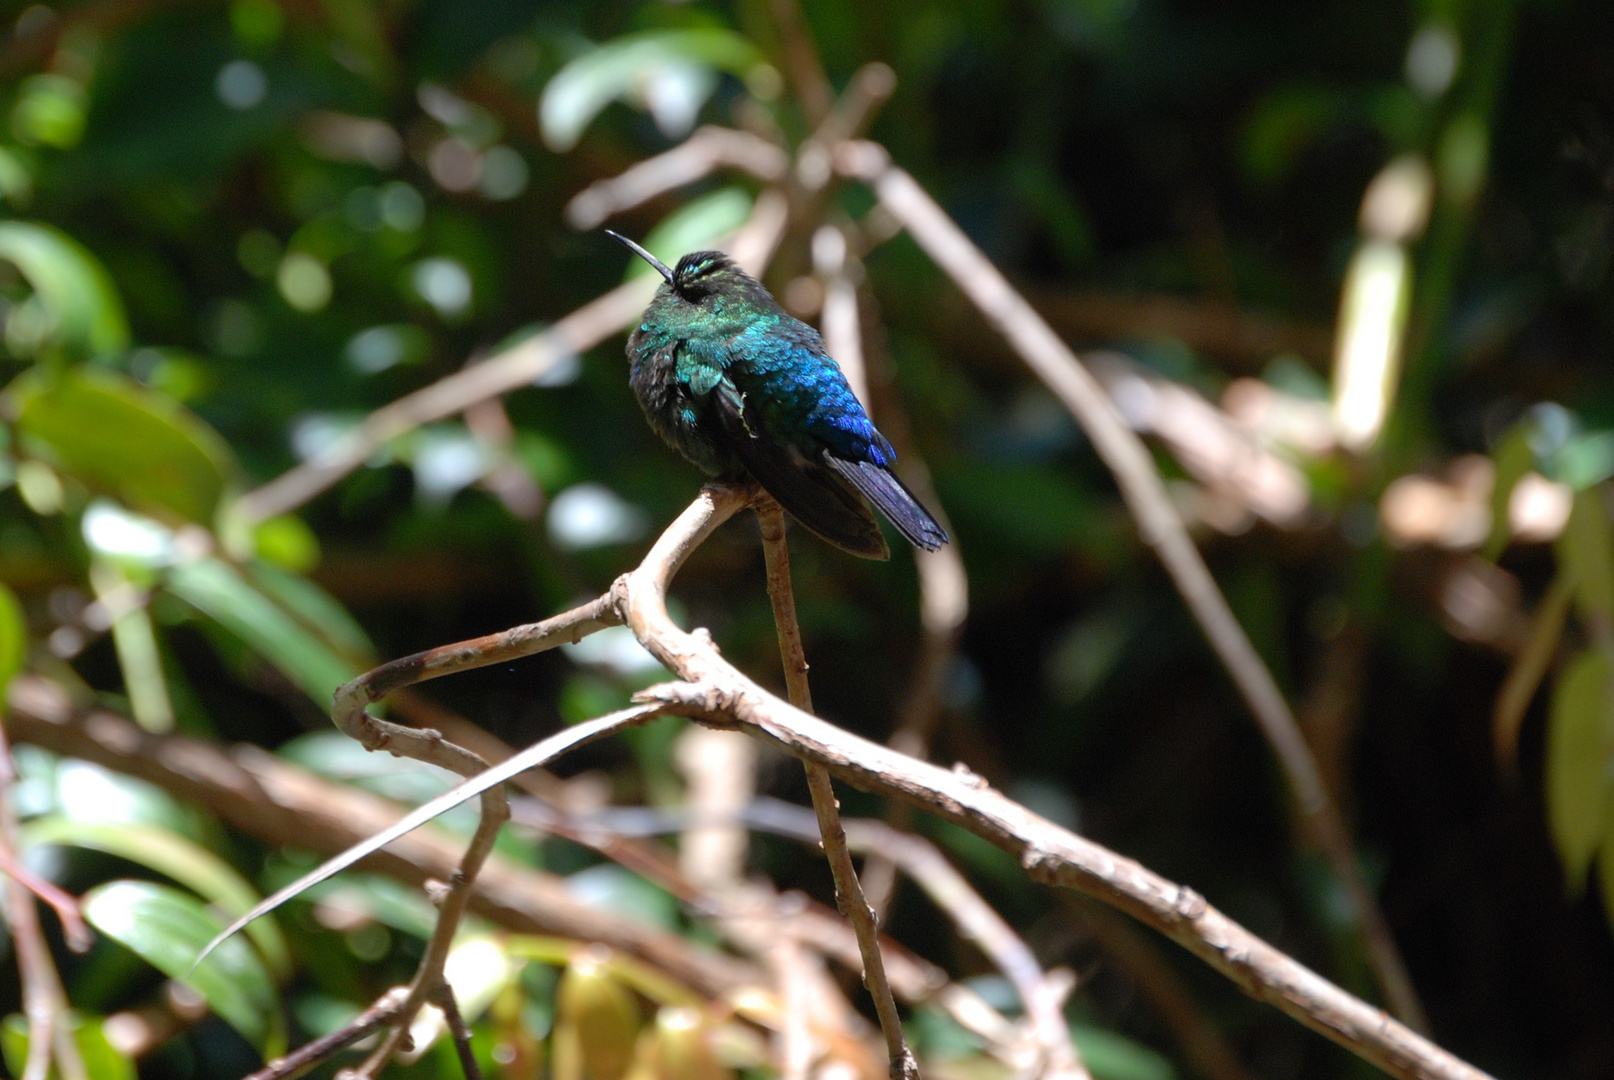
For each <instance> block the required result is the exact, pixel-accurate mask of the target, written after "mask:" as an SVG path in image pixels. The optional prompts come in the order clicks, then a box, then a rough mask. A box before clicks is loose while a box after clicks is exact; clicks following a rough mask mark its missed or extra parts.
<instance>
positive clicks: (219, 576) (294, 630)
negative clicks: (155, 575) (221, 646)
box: [166, 558, 359, 707]
mask: <svg viewBox="0 0 1614 1080" xmlns="http://www.w3.org/2000/svg"><path fill="white" fill-rule="evenodd" d="M166 584H167V587H168V591H169V592H171V593H173V594H174V595H175V596H177V597H179V598H180V599H181V600H183V601H185V602H186V603H187V604H190V605H191V606H192V607H194V608H196V609H197V610H198V611H200V612H201V613H202V614H204V615H206V616H207V617H208V618H210V619H212V620H213V621H214V622H216V623H218V624H219V625H220V626H222V627H224V628H225V629H226V630H228V631H230V633H232V634H234V635H235V636H236V637H238V638H240V639H241V640H242V641H243V642H245V643H246V644H247V646H248V647H249V648H251V649H252V650H254V651H255V652H257V653H258V654H259V655H260V656H262V657H263V658H264V659H266V660H268V661H269V662H270V663H271V664H273V665H274V666H275V667H276V668H278V669H280V671H281V672H282V673H283V674H284V675H285V676H286V677H287V678H288V679H290V680H291V681H292V682H294V683H296V684H297V685H298V686H300V687H301V688H302V689H303V691H304V692H305V693H306V694H308V696H309V697H311V698H313V699H314V700H315V701H316V702H318V703H319V705H320V706H321V707H327V706H329V705H330V702H331V695H332V694H333V693H335V691H336V688H337V687H338V686H341V685H342V684H343V683H345V682H348V681H349V680H351V679H353V678H354V677H355V676H357V675H358V674H359V668H358V666H357V665H355V664H353V663H351V662H349V661H348V660H345V659H343V658H342V657H341V656H340V655H338V654H337V653H336V651H335V650H333V649H332V648H331V647H330V646H329V645H327V644H326V643H325V642H324V641H322V640H320V638H319V636H318V635H316V634H315V633H313V632H312V631H311V630H309V629H307V628H306V627H304V626H303V625H302V624H301V623H300V622H298V621H297V620H296V619H294V618H292V617H291V616H290V615H288V614H287V613H286V612H285V611H284V610H283V609H282V608H281V607H279V606H278V605H277V604H276V603H275V602H274V601H273V600H271V599H269V597H267V596H265V595H264V594H263V593H262V592H260V591H259V590H258V589H256V588H254V587H253V585H252V584H251V583H249V582H248V581H247V580H246V579H245V578H243V577H242V576H241V574H240V573H239V572H238V571H236V570H235V568H234V567H231V566H229V565H227V564H225V563H223V562H221V561H219V560H218V559H214V558H201V559H197V560H195V561H194V562H188V563H183V564H181V565H179V566H176V567H174V568H173V569H172V570H171V571H169V574H168V578H167V581H166Z"/></svg>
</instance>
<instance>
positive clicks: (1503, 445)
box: [1481, 420, 1536, 561]
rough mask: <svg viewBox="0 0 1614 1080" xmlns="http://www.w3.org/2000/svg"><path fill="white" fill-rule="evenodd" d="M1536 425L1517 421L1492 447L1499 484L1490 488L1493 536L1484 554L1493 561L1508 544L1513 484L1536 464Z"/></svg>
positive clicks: (1486, 545) (1487, 542) (1487, 543)
mask: <svg viewBox="0 0 1614 1080" xmlns="http://www.w3.org/2000/svg"><path fill="white" fill-rule="evenodd" d="M1533 427H1534V424H1533V423H1532V422H1530V421H1528V420H1527V421H1524V422H1521V423H1517V424H1514V425H1513V426H1512V427H1510V428H1508V430H1507V431H1506V432H1505V433H1504V434H1503V435H1502V437H1501V438H1500V439H1499V440H1497V443H1496V446H1495V447H1493V448H1492V449H1491V462H1492V463H1493V464H1494V465H1495V466H1496V486H1495V487H1493V488H1492V489H1491V535H1490V536H1489V537H1487V538H1486V540H1485V547H1484V549H1483V551H1482V552H1481V553H1482V554H1483V555H1484V556H1485V557H1486V558H1487V559H1490V560H1492V561H1495V559H1496V557H1497V556H1498V555H1500V554H1502V551H1503V550H1504V549H1505V548H1506V547H1507V546H1508V535H1509V529H1508V500H1509V499H1511V498H1512V496H1513V485H1514V484H1517V483H1518V482H1519V479H1520V477H1522V476H1524V474H1525V473H1527V472H1529V471H1530V470H1532V469H1534V468H1535V467H1536V452H1535V449H1534V448H1533V447H1532V446H1531V445H1530V433H1531V430H1532V428H1533Z"/></svg>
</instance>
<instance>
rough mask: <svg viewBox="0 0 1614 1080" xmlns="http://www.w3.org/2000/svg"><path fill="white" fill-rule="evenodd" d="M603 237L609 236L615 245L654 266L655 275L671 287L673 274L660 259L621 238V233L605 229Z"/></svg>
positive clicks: (630, 241) (624, 237)
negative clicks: (619, 245) (665, 280)
mask: <svg viewBox="0 0 1614 1080" xmlns="http://www.w3.org/2000/svg"><path fill="white" fill-rule="evenodd" d="M605 235H606V236H609V237H610V238H611V239H612V240H615V241H616V242H617V243H619V244H621V245H622V246H623V247H625V248H627V249H628V250H629V251H631V252H633V253H634V254H635V255H637V256H639V258H641V259H643V260H644V261H645V262H647V263H649V264H650V265H651V266H654V267H655V268H656V273H658V274H660V275H661V276H662V277H664V278H666V279H667V284H668V285H671V284H672V283H673V272H672V270H670V269H669V268H668V267H667V264H666V263H664V262H662V261H661V260H660V259H658V258H656V257H655V256H654V255H652V254H650V252H648V251H646V250H645V249H644V248H642V247H640V246H639V245H638V244H635V243H634V242H633V241H632V240H629V239H628V238H627V237H626V236H623V235H622V234H621V233H615V232H612V231H611V230H610V229H606V230H605Z"/></svg>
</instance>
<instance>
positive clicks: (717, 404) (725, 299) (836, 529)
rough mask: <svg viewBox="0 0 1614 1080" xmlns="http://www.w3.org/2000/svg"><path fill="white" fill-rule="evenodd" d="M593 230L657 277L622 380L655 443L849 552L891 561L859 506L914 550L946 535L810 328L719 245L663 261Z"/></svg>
mask: <svg viewBox="0 0 1614 1080" xmlns="http://www.w3.org/2000/svg"><path fill="white" fill-rule="evenodd" d="M605 232H606V235H608V236H610V237H611V238H612V239H614V240H616V241H617V242H618V243H620V244H622V245H623V246H624V247H626V248H627V249H628V250H629V251H631V252H633V253H634V254H635V255H637V256H639V257H640V258H641V259H643V260H645V261H646V262H648V263H649V264H650V265H651V266H653V267H655V269H656V272H657V273H658V274H660V275H661V276H662V278H663V284H662V285H660V286H659V287H657V289H656V295H655V296H654V297H653V298H652V299H651V301H650V306H649V307H647V308H645V311H644V315H643V316H642V317H641V318H640V319H639V325H638V327H637V329H635V330H634V331H633V333H632V335H630V336H629V338H628V359H629V361H630V362H631V371H630V374H629V377H628V381H629V383H630V384H631V385H632V387H633V392H634V395H635V396H636V397H638V399H639V405H640V407H641V408H643V409H644V414H645V419H647V420H648V421H649V422H650V426H651V428H652V429H654V430H655V432H656V434H658V435H660V436H661V437H662V438H663V439H664V440H666V442H667V443H668V445H670V446H671V447H672V448H673V449H675V450H677V451H678V452H679V453H681V454H683V455H684V457H686V458H688V459H689V460H690V461H691V462H692V463H693V464H694V465H696V466H697V467H698V468H700V469H701V470H702V471H703V472H705V473H706V474H707V475H708V476H714V477H739V476H745V475H749V476H751V477H752V478H753V479H755V480H756V481H757V483H759V484H761V485H762V487H763V490H765V491H767V493H768V494H769V495H772V496H773V497H774V499H776V500H777V501H778V502H779V505H780V506H783V507H784V508H785V510H787V511H788V512H789V513H790V516H791V517H793V518H795V519H796V520H797V521H798V522H800V523H801V524H802V525H804V526H806V527H807V528H808V529H809V530H811V531H812V532H814V533H816V534H817V535H818V536H819V537H821V538H822V539H824V540H826V541H827V542H829V543H831V544H833V545H835V546H836V547H838V548H840V549H841V550H842V551H847V552H850V553H851V554H853V555H858V556H861V557H863V558H865V559H888V558H890V557H891V550H890V548H888V547H887V546H886V541H885V537H884V536H883V535H882V534H881V532H880V526H879V524H878V523H877V522H876V521H875V519H874V515H873V513H871V512H870V510H869V503H873V504H874V505H875V506H877V507H879V508H880V512H881V513H882V514H884V515H885V517H886V519H887V520H888V521H890V522H891V524H892V525H894V526H896V529H897V532H899V533H901V534H902V536H903V537H904V538H905V539H906V540H907V541H908V542H909V543H911V544H913V545H914V546H915V547H917V548H922V549H924V550H925V551H935V550H936V549H937V548H939V547H941V546H942V545H943V544H945V543H947V532H946V530H944V529H943V528H942V527H941V526H940V525H938V524H937V523H936V519H935V518H934V517H932V516H931V515H930V512H929V511H927V510H926V509H925V508H924V507H923V506H921V505H920V504H919V500H917V499H915V498H914V496H913V493H912V492H910V491H909V490H908V489H907V488H906V487H905V486H904V485H903V483H902V481H901V480H898V479H897V477H896V475H895V474H894V473H892V471H891V467H892V466H893V465H895V464H896V461H897V454H896V451H895V450H893V449H891V443H890V442H888V441H887V440H886V437H885V436H884V435H881V434H880V432H879V431H878V430H877V429H876V428H875V426H874V423H873V421H871V420H870V419H869V415H868V413H866V412H864V411H863V406H862V405H861V404H859V402H858V400H857V395H855V394H853V393H852V388H851V386H850V385H848V384H847V381H846V376H845V375H843V374H842V373H841V369H840V365H838V364H836V363H835V361H834V360H833V359H831V358H830V355H829V353H828V351H826V350H825V348H824V339H823V338H821V337H819V336H818V331H817V330H814V329H813V328H812V327H811V326H808V325H807V324H806V323H804V322H802V321H801V320H800V319H797V318H795V317H793V316H792V315H790V314H789V313H788V312H787V311H785V309H784V308H782V307H780V306H779V302H778V301H777V300H775V299H774V298H773V294H772V293H770V292H769V291H768V290H767V289H766V288H765V287H764V286H763V285H762V283H761V282H759V281H757V279H756V278H754V277H752V276H751V275H750V274H747V273H746V272H745V271H744V270H742V269H740V268H739V267H738V266H736V265H735V264H734V261H733V260H732V259H730V258H729V257H728V256H727V255H725V254H724V253H723V252H721V251H695V252H691V253H690V254H688V255H685V256H684V257H683V258H681V259H679V260H678V265H677V266H674V267H668V266H667V265H666V264H665V263H663V262H662V261H661V260H660V259H658V258H656V257H655V256H654V255H652V254H650V252H648V251H646V250H645V249H644V248H642V247H640V246H639V245H638V244H636V243H634V242H633V241H632V240H629V239H628V238H627V237H625V236H621V235H618V234H617V233H614V232H611V230H609V229H607V230H605ZM865 500H867V501H865Z"/></svg>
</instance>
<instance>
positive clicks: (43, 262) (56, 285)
mask: <svg viewBox="0 0 1614 1080" xmlns="http://www.w3.org/2000/svg"><path fill="white" fill-rule="evenodd" d="M0 259H5V260H7V261H8V262H10V263H12V264H13V265H14V266H16V268H17V269H18V271H19V272H21V274H22V276H23V277H24V278H26V279H27V281H28V284H29V285H30V286H31V287H32V288H33V290H34V296H35V297H37V298H38V300H39V302H40V304H41V305H42V307H43V308H44V310H45V313H46V315H47V316H48V319H49V327H48V338H47V339H48V340H49V341H51V342H52V343H54V344H56V345H58V346H60V347H61V348H62V349H63V350H64V351H65V352H66V353H67V355H68V356H69V357H71V358H74V359H89V358H91V357H108V356H115V355H117V354H119V353H121V352H123V351H124V350H125V349H127V348H128V347H129V326H128V323H127V322H126V321H125V319H124V315H123V302H122V301H121V300H119V299H118V292H117V288H116V287H115V286H114V285H113V284H112V278H111V276H110V275H108V274H107V272H106V269H105V268H104V267H103V266H102V265H101V264H100V262H99V261H97V260H96V258H95V256H94V255H92V254H90V252H89V250H88V249H87V248H85V247H84V246H83V245H82V244H80V243H79V242H78V241H76V240H74V239H73V238H72V237H70V236H67V235H66V234H64V233H61V232H58V231H57V230H56V229H53V228H51V227H50V226H49V225H40V224H36V223H34V222H30V221H4V222H0Z"/></svg>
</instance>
